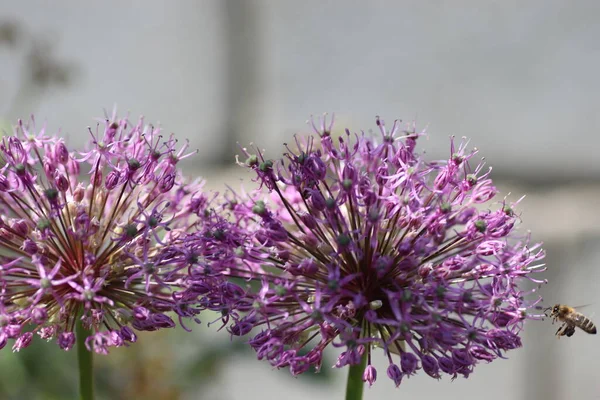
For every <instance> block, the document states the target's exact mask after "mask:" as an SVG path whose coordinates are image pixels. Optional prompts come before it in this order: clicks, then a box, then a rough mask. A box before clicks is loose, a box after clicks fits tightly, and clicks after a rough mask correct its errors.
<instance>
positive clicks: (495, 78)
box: [0, 0, 600, 400]
mask: <svg viewBox="0 0 600 400" xmlns="http://www.w3.org/2000/svg"><path fill="white" fill-rule="evenodd" d="M0 11H1V13H0V116H1V117H2V118H3V119H4V120H5V121H10V123H14V122H15V121H16V119H17V118H19V117H21V118H23V119H25V118H28V116H29V115H30V114H31V113H34V114H35V115H36V117H37V120H38V121H44V120H45V121H47V123H48V127H49V129H50V130H51V131H52V132H54V131H57V130H58V129H59V128H60V129H61V132H62V134H63V135H65V136H66V137H67V138H68V140H69V143H70V145H71V146H76V145H77V146H79V145H81V144H83V143H84V142H85V141H86V140H87V139H88V133H87V130H86V127H87V126H88V125H93V124H94V123H95V122H94V120H93V118H94V117H101V116H102V115H103V109H104V108H105V109H107V110H109V111H110V110H111V109H112V107H113V105H114V104H117V106H118V108H119V110H120V111H122V112H125V111H130V112H131V115H132V117H137V116H138V115H140V114H143V115H145V116H146V117H147V119H148V121H153V122H160V123H161V124H162V126H163V127H164V128H165V130H166V131H167V132H175V133H176V134H177V136H178V137H179V138H185V137H187V138H189V140H190V142H191V144H192V146H193V147H194V148H198V149H199V156H197V157H195V158H194V161H193V162H188V163H187V165H185V166H184V168H186V170H187V172H188V173H189V174H201V175H204V176H206V178H207V179H208V180H209V182H211V183H210V184H209V186H210V187H211V188H215V189H220V188H222V183H223V182H228V183H230V184H232V185H238V184H239V179H240V177H241V176H242V175H243V173H242V171H240V170H239V169H238V168H237V167H235V166H234V155H235V154H236V152H237V145H236V142H240V143H241V144H243V145H245V144H248V143H249V142H255V143H257V144H258V145H259V146H261V147H265V148H266V149H267V151H269V152H270V153H271V154H278V153H279V151H280V149H281V145H280V143H282V142H284V141H289V140H290V137H291V134H293V133H296V132H306V131H308V127H307V126H306V125H305V121H306V119H307V118H309V117H310V115H312V114H314V115H321V114H322V113H323V112H335V113H336V119H337V121H338V123H337V125H336V126H337V128H338V129H341V128H344V127H349V128H351V130H353V131H357V130H359V129H365V130H368V129H373V128H375V125H374V118H375V115H381V116H382V117H383V118H384V119H385V120H387V121H388V123H390V124H391V122H392V121H393V120H394V119H396V118H399V119H403V120H404V121H412V120H416V121H417V125H418V126H419V127H424V126H428V131H429V136H428V137H427V138H425V139H424V140H422V141H421V142H420V148H421V149H426V150H427V152H428V154H429V157H432V158H442V157H443V158H445V157H447V156H448V155H449V148H448V136H449V135H456V136H459V137H460V136H468V137H469V138H471V145H473V146H477V147H479V148H480V149H481V154H482V155H485V156H486V158H487V160H488V162H489V164H490V165H493V167H494V172H493V175H492V176H493V178H494V179H495V181H496V182H497V183H498V185H499V186H500V188H501V189H502V195H505V194H507V193H509V192H510V193H512V197H511V198H513V199H517V198H518V197H520V196H521V195H522V194H527V198H526V199H525V201H524V202H523V203H522V205H521V210H522V211H523V225H522V229H524V230H525V229H531V230H532V231H533V238H534V239H535V240H537V241H543V242H544V243H545V248H546V249H547V251H548V257H547V260H546V262H547V264H548V265H549V271H548V272H547V273H546V277H547V278H548V279H550V281H551V282H550V284H548V285H547V286H545V287H544V288H543V292H542V294H543V295H544V298H545V299H546V302H547V303H548V304H552V303H555V302H561V303H567V304H571V305H578V304H585V303H591V306H589V307H587V308H586V309H584V311H585V313H586V314H587V315H588V316H590V317H592V319H594V317H595V319H596V322H597V323H600V313H598V312H596V310H597V309H599V308H600V293H599V291H598V290H597V289H598V282H599V278H600V276H599V272H598V264H599V262H600V246H598V244H599V243H600V212H599V211H598V208H597V207H596V206H597V204H598V203H597V202H598V198H599V197H600V184H599V183H600V180H599V179H598V177H599V176H600V175H599V174H600V157H598V151H599V150H600V130H599V128H600V116H599V115H600V114H599V113H598V107H599V104H600V101H599V100H600V78H599V76H598V74H599V71H600V41H599V40H598V38H599V37H600V23H599V22H598V21H600V3H598V2H596V1H593V0H586V1H573V2H567V1H558V0H544V1H525V2H524V1H516V0H515V1H513V0H504V1H475V0H473V1H463V0H460V1H459V0H456V1H450V0H448V1H381V0H380V1H370V2H367V1H349V0H348V1H344V0H336V1H316V0H313V1H303V2H297V1H292V0H280V1H277V0H270V1H268V0H256V1H250V0H248V1H244V0H220V1H219V0H210V1H209V0H202V1H178V2H167V1H162V2H159V1H128V2H122V1H116V0H110V1H103V2H75V1H67V0H60V1H53V2H47V1H42V0H40V1H19V2H16V1H15V2H8V1H5V2H2V4H1V5H0ZM5 125H6V123H5ZM596 314H598V315H596ZM207 320H208V318H207ZM556 328H557V327H556V326H551V325H550V323H549V322H548V321H545V322H538V323H535V322H534V323H530V324H529V325H528V326H527V327H526V334H525V336H524V348H523V349H521V350H517V351H513V352H512V353H508V357H509V359H508V360H498V361H495V362H493V363H491V364H489V365H480V366H478V367H477V368H476V370H475V373H474V374H473V375H472V376H471V377H470V378H469V379H467V380H465V379H462V378H459V379H457V380H456V381H454V382H450V380H449V379H448V378H444V379H442V380H441V381H439V382H436V381H434V380H432V379H430V378H429V377H425V376H423V375H422V374H421V375H419V376H416V377H412V378H410V379H405V380H404V382H403V384H402V386H401V388H400V389H395V388H394V387H393V384H392V382H391V381H389V379H387V377H386V376H385V367H386V362H385V361H384V360H383V359H381V357H380V360H379V361H380V362H379V363H376V366H377V367H379V368H378V371H379V379H378V382H377V383H376V384H375V386H374V387H373V388H371V389H368V390H367V392H366V395H365V398H366V399H376V398H387V397H391V396H394V397H398V398H399V397H402V398H420V399H428V398H439V397H441V396H444V398H448V399H463V400H466V399H479V398H482V397H484V396H485V397H486V398H489V399H505V398H512V399H561V400H562V399H569V398H575V394H576V393H577V395H576V398H578V399H597V398H600V380H599V379H598V376H599V374H598V360H599V359H600V346H599V345H598V343H599V342H598V340H600V339H599V338H598V337H596V336H588V335H586V334H585V333H583V332H577V334H576V335H575V336H574V337H572V338H570V339H566V340H565V339H563V340H560V341H558V340H557V339H556V338H555V337H554V336H553V335H554V331H555V330H556ZM213 331H214V329H213V330H210V329H209V330H207V329H206V328H205V327H204V326H203V327H199V328H196V329H195V330H194V333H193V334H189V335H188V334H181V333H177V332H166V333H164V332H163V333H159V334H153V335H149V336H143V337H142V340H141V343H138V344H136V346H134V347H132V348H130V349H119V350H116V351H113V352H112V353H111V355H110V356H109V357H104V358H98V359H97V360H98V361H97V365H98V366H99V367H98V371H99V372H98V373H99V375H100V378H99V379H100V382H101V383H102V384H103V389H102V391H103V392H102V393H101V396H100V398H111V399H113V398H114V399H120V398H123V399H129V398H142V397H143V398H146V399H200V398H202V399H223V400H227V399H234V400H236V399H259V398H260V399H265V398H266V399H271V398H272V399H275V398H282V396H284V398H290V399H306V398H311V399H315V400H317V399H334V398H342V396H343V391H344V384H345V382H344V380H345V373H346V370H342V371H338V370H330V369H329V368H328V367H327V366H324V368H323V369H324V370H327V371H324V373H323V374H321V375H322V378H321V377H314V376H313V377H310V376H306V375H305V376H302V377H301V378H291V377H289V376H288V375H289V374H287V372H285V371H283V372H281V371H280V372H276V371H272V370H271V368H270V367H269V366H268V365H267V364H266V363H262V362H258V361H256V360H255V359H254V357H253V355H252V354H250V353H249V352H244V351H243V350H239V348H240V346H239V344H236V345H235V346H234V347H231V342H230V341H229V338H228V337H227V335H226V334H221V335H218V334H215V333H214V332H213ZM42 356H43V357H45V359H46V360H51V363H46V364H43V365H40V363H39V359H40V357H42ZM380 356H381V355H380ZM75 357H76V355H75V353H66V354H64V353H62V352H60V351H59V350H58V349H55V348H54V346H53V345H46V344H44V343H42V344H41V345H37V344H36V345H35V346H33V347H32V348H31V349H28V350H27V351H24V352H22V353H20V354H18V355H17V356H14V355H12V354H10V350H9V349H4V350H3V351H2V352H0V368H1V370H2V371H3V374H2V375H4V378H2V379H0V394H1V397H2V398H10V399H21V398H40V399H54V398H56V399H59V398H64V397H63V396H68V395H69V394H70V395H73V394H74V392H73V391H74V390H75V381H76V379H75V378H76V375H75V369H74V368H75V365H76V363H75ZM330 361H331V360H330ZM332 362H333V361H331V363H332ZM44 366H45V367H44ZM25 387H26V388H27V390H25V389H24V388H25ZM65 393H66V394H65Z"/></svg>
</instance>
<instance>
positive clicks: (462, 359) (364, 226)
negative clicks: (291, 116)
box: [192, 119, 543, 385]
mask: <svg viewBox="0 0 600 400" xmlns="http://www.w3.org/2000/svg"><path fill="white" fill-rule="evenodd" d="M376 122H377V126H378V128H379V130H380V132H381V137H380V138H379V139H377V138H373V137H372V135H370V134H365V133H360V134H354V135H353V134H351V133H350V132H349V131H346V135H345V136H343V137H341V138H339V140H337V139H335V138H333V137H332V136H331V126H326V124H325V121H323V124H322V125H321V126H320V128H316V127H314V124H313V127H314V129H315V131H316V133H317V134H318V137H316V136H310V137H306V138H299V137H298V138H296V146H295V147H294V148H292V147H291V146H290V147H288V146H286V148H287V152H286V153H285V154H284V158H283V160H280V161H273V160H270V159H268V158H266V156H265V155H264V154H263V153H262V152H261V151H256V152H250V151H247V150H244V153H245V156H246V157H247V161H246V162H245V165H246V166H247V167H248V168H251V169H252V170H254V171H255V172H256V175H257V181H258V183H259V185H260V188H259V189H258V190H257V191H255V192H251V193H250V194H248V195H237V194H234V193H229V194H228V195H227V196H225V197H226V199H225V200H224V201H223V204H221V205H218V206H215V207H214V212H213V213H212V214H211V215H210V217H208V218H206V219H204V220H203V221H202V224H203V225H202V226H201V230H200V232H199V233H198V234H197V237H196V240H197V244H198V246H199V247H200V248H201V249H202V252H203V256H204V260H205V262H206V265H204V267H203V268H204V269H202V268H200V267H197V268H194V271H195V272H194V273H193V274H192V275H193V277H192V279H196V280H197V281H198V282H203V280H204V279H205V278H204V276H207V275H211V276H213V275H215V274H217V273H220V274H222V275H224V276H227V277H231V278H242V279H243V280H242V279H236V280H233V281H232V282H229V283H228V284H227V286H226V287H225V286H222V287H220V288H213V290H214V294H213V297H214V298H217V297H218V296H217V294H218V293H220V297H219V302H214V303H212V306H214V307H215V308H218V306H220V307H221V311H222V312H223V313H224V314H226V316H224V319H228V318H229V319H232V320H233V323H232V324H231V325H230V327H229V330H230V332H231V334H233V335H246V334H252V335H253V337H252V338H251V339H250V345H251V346H252V347H253V348H254V350H256V352H257V354H258V358H259V359H267V360H268V361H269V362H270V363H271V364H272V365H273V366H275V367H289V368H290V370H291V372H292V373H293V374H299V373H302V372H305V371H307V370H308V369H309V367H311V366H313V367H315V368H316V369H318V368H320V366H321V361H322V353H323V351H324V349H325V348H327V347H328V346H333V347H337V348H341V354H340V355H339V358H338V359H337V362H336V363H335V367H343V366H346V365H355V364H358V363H360V362H361V358H362V357H367V366H366V368H365V370H364V373H363V380H364V381H366V382H368V383H369V384H373V383H374V381H375V380H376V378H377V376H378V374H377V369H376V368H377V366H375V365H373V364H372V362H371V354H372V352H373V351H383V353H384V354H385V356H386V358H387V359H388V365H387V366H386V367H385V368H384V371H386V372H385V373H384V374H383V376H385V375H387V376H388V377H389V378H390V379H392V380H393V381H394V382H395V384H396V385H399V384H400V382H401V380H402V379H403V377H408V376H410V375H413V374H415V373H416V372H417V371H418V370H421V369H422V370H423V371H424V372H425V373H426V374H428V375H429V376H431V377H433V378H436V379H437V378H439V377H440V375H441V374H442V373H445V374H448V375H450V376H451V377H453V378H454V377H456V376H457V374H461V375H463V376H465V377H467V376H468V375H469V374H470V373H471V372H472V370H473V367H474V366H475V364H476V363H477V362H478V361H480V360H485V361H491V360H493V359H495V358H496V357H499V356H502V354H503V352H504V351H505V350H510V349H514V348H517V347H520V346H521V340H520V338H519V336H518V334H519V332H520V330H521V328H522V325H523V322H524V321H525V320H526V319H527V318H536V317H538V316H535V315H533V314H531V315H530V314H529V313H528V309H531V308H533V307H534V306H535V304H536V303H537V302H538V301H539V300H540V299H539V298H537V296H532V297H534V298H532V299H531V300H527V295H528V294H530V293H531V292H534V291H535V289H533V290H531V291H530V292H527V291H526V289H524V288H520V286H519V285H520V284H521V283H522V282H524V281H532V282H534V285H533V287H537V286H539V284H541V283H543V281H542V280H539V279H534V278H533V276H532V274H533V272H534V271H537V270H543V266H542V265H535V263H536V262H537V261H538V260H540V259H541V258H542V257H543V253H542V251H541V250H540V248H539V246H538V245H532V246H528V243H527V242H528V238H527V237H522V238H520V239H517V238H516V237H515V235H514V226H515V223H516V222H517V221H518V217H517V215H516V213H515V211H514V209H513V208H514V206H515V204H509V203H506V202H505V201H500V202H499V203H498V204H497V205H496V206H495V207H494V208H493V209H488V208H487V207H488V206H486V204H488V203H489V201H490V200H491V199H492V198H493V197H494V195H495V194H496V189H495V188H494V186H493V185H492V181H491V179H490V178H489V170H484V168H483V167H484V166H483V164H482V163H478V162H476V161H475V155H476V153H477V152H476V151H467V147H466V146H467V144H466V143H465V142H461V143H460V144H458V145H457V144H455V142H454V140H452V141H451V144H450V157H449V159H448V160H446V161H435V162H428V161H426V160H424V159H423V158H422V157H421V156H420V155H419V154H418V153H417V152H415V146H416V143H417V140H418V138H419V136H421V135H422V134H423V133H422V132H421V133H416V132H415V130H414V128H413V127H412V126H409V127H408V130H402V129H401V126H400V123H399V122H398V121H396V122H394V124H393V127H392V128H391V130H387V129H386V127H385V125H384V122H383V121H382V120H380V119H377V121H376ZM233 282H236V284H234V283H233ZM244 282H246V283H244ZM205 287H206V286H205ZM378 349H380V350H378ZM379 376H382V374H379Z"/></svg>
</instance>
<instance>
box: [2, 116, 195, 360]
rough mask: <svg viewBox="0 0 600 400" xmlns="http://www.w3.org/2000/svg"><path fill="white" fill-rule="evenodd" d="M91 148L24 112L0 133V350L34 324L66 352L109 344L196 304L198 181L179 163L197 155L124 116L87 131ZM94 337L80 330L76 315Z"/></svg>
mask: <svg viewBox="0 0 600 400" xmlns="http://www.w3.org/2000/svg"><path fill="white" fill-rule="evenodd" d="M90 135H91V136H90V139H91V140H90V143H89V146H88V147H89V148H88V150H87V151H86V152H83V153H77V152H71V151H69V150H68V148H67V145H66V144H65V142H64V141H63V140H62V139H60V138H58V137H54V136H48V135H47V134H46V132H45V129H42V130H41V131H39V132H36V130H35V124H33V120H32V125H31V126H28V125H25V124H23V123H22V122H21V121H19V124H18V126H17V127H16V130H15V133H14V134H13V135H12V136H6V137H4V138H3V139H2V142H1V143H0V159H1V161H2V165H3V167H2V168H1V170H0V213H1V215H0V348H1V347H4V346H5V345H6V343H7V339H9V338H13V339H16V341H15V344H14V346H13V349H14V350H17V351H18V350H20V349H21V348H23V347H26V346H27V345H28V344H29V343H30V342H31V340H32V337H33V334H34V333H37V334H38V335H39V336H41V337H42V338H44V339H48V340H50V339H56V341H57V343H58V345H59V346H60V347H61V348H62V349H65V350H68V349H70V348H71V347H73V345H74V343H75V340H85V341H86V345H87V347H88V349H90V350H94V351H96V352H98V353H106V352H107V350H108V348H109V347H110V346H122V345H126V344H127V343H128V342H135V341H136V334H135V333H134V330H141V331H153V330H157V329H160V328H169V327H173V326H174V325H175V324H174V322H173V320H172V319H171V317H169V316H167V315H166V314H165V313H166V312H169V311H174V312H176V313H178V315H179V316H180V317H184V316H185V317H190V316H191V317H193V316H194V315H195V311H194V310H193V307H190V306H188V305H186V304H184V303H183V302H182V301H181V299H180V298H178V297H177V296H176V295H174V293H175V294H176V292H177V291H178V290H179V289H183V286H185V283H184V281H185V279H184V278H185V277H187V275H188V274H187V266H188V263H189V262H188V258H189V253H188V252H187V250H183V248H182V247H181V243H182V241H183V239H182V238H183V236H184V234H185V231H186V229H187V228H188V227H189V226H191V225H192V224H191V223H190V218H192V217H193V213H192V212H191V211H190V210H191V209H190V204H191V203H192V202H193V201H194V197H195V196H198V192H199V189H200V185H199V183H198V182H192V183H188V182H186V181H185V180H184V179H183V178H182V177H181V174H180V172H179V171H178V169H177V162H178V161H179V160H181V159H183V158H185V157H187V156H188V155H190V154H192V153H186V148H187V145H184V146H183V147H181V148H179V147H178V146H177V142H176V140H175V139H174V138H173V137H172V136H171V137H168V138H167V139H165V138H163V137H162V135H161V134H160V129H158V128H155V127H153V126H149V125H144V121H143V119H140V120H139V121H138V122H137V123H136V124H131V123H129V122H128V121H127V119H119V118H117V117H116V116H115V115H113V116H111V117H109V118H107V119H105V120H104V121H102V123H101V124H99V125H98V127H97V128H96V132H95V133H94V132H92V131H91V130H90ZM80 319H81V320H82V321H83V323H84V326H87V327H88V328H89V329H90V330H91V331H92V335H91V336H90V337H87V338H75V334H74V329H75V325H76V323H77V322H78V321H79V320H80Z"/></svg>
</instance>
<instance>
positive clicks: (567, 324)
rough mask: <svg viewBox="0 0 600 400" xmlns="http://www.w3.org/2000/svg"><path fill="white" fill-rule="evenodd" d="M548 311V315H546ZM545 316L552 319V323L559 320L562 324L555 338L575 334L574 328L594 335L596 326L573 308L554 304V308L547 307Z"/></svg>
mask: <svg viewBox="0 0 600 400" xmlns="http://www.w3.org/2000/svg"><path fill="white" fill-rule="evenodd" d="M548 311H550V314H548ZM544 314H546V316H548V317H551V318H552V323H554V321H556V320H559V321H561V322H562V323H563V324H562V325H561V326H560V328H558V330H557V331H556V336H558V337H559V338H560V337H561V336H567V337H571V336H573V334H574V333H575V327H577V328H579V329H581V330H582V331H584V332H587V333H591V334H592V335H595V334H596V325H594V323H593V322H592V321H590V319H589V318H588V317H586V316H585V315H583V314H582V313H580V312H578V311H577V310H575V308H573V307H569V306H566V305H564V304H555V305H554V307H548V308H546V309H545V310H544Z"/></svg>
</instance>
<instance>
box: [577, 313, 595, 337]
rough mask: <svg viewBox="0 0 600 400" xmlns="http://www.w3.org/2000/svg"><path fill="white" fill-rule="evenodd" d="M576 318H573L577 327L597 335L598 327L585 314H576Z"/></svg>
mask: <svg viewBox="0 0 600 400" xmlns="http://www.w3.org/2000/svg"><path fill="white" fill-rule="evenodd" d="M574 317H575V318H573V322H574V324H575V326H577V327H578V328H580V329H581V330H583V331H585V332H587V333H591V334H595V333H596V325H594V323H593V322H592V321H590V319H589V318H588V317H586V316H585V315H583V314H580V313H575V316H574Z"/></svg>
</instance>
